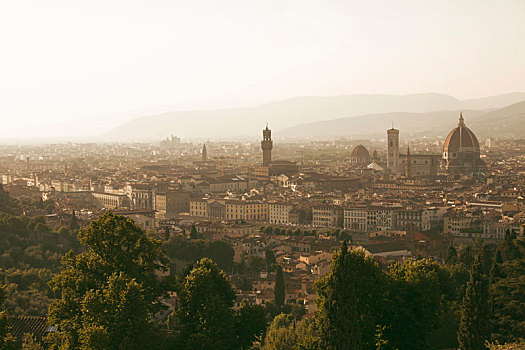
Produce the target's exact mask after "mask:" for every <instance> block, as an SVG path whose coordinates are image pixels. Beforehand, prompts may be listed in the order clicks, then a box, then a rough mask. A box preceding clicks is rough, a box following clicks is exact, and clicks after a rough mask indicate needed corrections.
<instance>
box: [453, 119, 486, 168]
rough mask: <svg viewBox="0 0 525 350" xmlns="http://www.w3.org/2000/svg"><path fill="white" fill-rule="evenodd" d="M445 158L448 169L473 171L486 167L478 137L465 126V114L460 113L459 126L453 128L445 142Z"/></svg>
mask: <svg viewBox="0 0 525 350" xmlns="http://www.w3.org/2000/svg"><path fill="white" fill-rule="evenodd" d="M443 160H444V162H445V163H444V166H445V168H446V169H447V170H449V171H452V172H459V173H465V172H472V171H479V170H482V169H483V168H485V162H483V160H481V158H480V149H479V142H478V138H477V137H476V135H474V133H473V132H472V131H471V130H470V129H469V128H467V127H466V126H465V120H464V119H463V115H462V114H460V115H459V122H458V126H457V127H455V128H454V129H452V131H451V132H450V133H449V134H448V136H447V138H446V139H445V142H444V143H443Z"/></svg>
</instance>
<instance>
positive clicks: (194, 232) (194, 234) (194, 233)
mask: <svg viewBox="0 0 525 350" xmlns="http://www.w3.org/2000/svg"><path fill="white" fill-rule="evenodd" d="M197 238H198V235H197V228H196V227H195V225H191V230H190V239H197Z"/></svg>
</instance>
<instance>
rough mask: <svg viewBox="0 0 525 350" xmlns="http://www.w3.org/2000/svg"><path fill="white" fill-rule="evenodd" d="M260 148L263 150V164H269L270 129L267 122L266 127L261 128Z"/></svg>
mask: <svg viewBox="0 0 525 350" xmlns="http://www.w3.org/2000/svg"><path fill="white" fill-rule="evenodd" d="M261 148H262V151H263V161H262V163H263V166H269V165H270V163H271V162H272V148H273V141H272V131H271V130H270V129H268V124H266V129H264V130H263V139H262V141H261Z"/></svg>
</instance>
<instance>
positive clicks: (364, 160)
mask: <svg viewBox="0 0 525 350" xmlns="http://www.w3.org/2000/svg"><path fill="white" fill-rule="evenodd" d="M350 162H351V163H353V164H361V165H368V164H369V163H370V154H369V153H368V150H367V149H366V148H365V146H363V145H358V146H356V147H355V148H354V149H353V150H352V153H351V154H350Z"/></svg>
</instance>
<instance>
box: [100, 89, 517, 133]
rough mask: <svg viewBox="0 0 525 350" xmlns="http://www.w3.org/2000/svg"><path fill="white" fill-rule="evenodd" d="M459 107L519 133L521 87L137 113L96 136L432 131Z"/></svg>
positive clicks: (494, 129) (479, 125)
mask: <svg viewBox="0 0 525 350" xmlns="http://www.w3.org/2000/svg"><path fill="white" fill-rule="evenodd" d="M522 101H523V102H522ZM459 111H463V115H464V117H465V121H466V123H467V126H469V127H471V128H472V129H473V130H474V131H475V132H476V133H477V134H478V135H480V136H494V137H496V136H499V135H505V136H510V135H515V136H520V135H523V129H524V128H525V126H524V125H525V93H523V92H516V93H510V94H504V95H498V96H490V97H485V98H479V99H471V100H463V101H461V100H458V99H456V98H454V97H452V96H449V95H444V94H436V93H428V94H412V95H343V96H334V97H297V98H292V99H288V100H283V101H277V102H272V103H267V104H262V105H259V106H255V107H250V108H231V109H219V110H195V111H174V112H168V113H162V114H156V115H149V116H143V117H139V118H136V119H134V120H131V121H129V122H126V123H124V124H122V125H120V126H118V127H116V128H113V129H112V130H110V131H109V132H107V133H105V134H104V135H102V138H103V139H106V140H110V141H132V140H133V141H152V140H158V139H159V135H162V136H166V135H168V134H173V135H177V136H179V137H182V138H212V139H226V138H235V137H246V136H248V137H253V136H257V135H259V133H260V130H261V129H263V128H264V127H265V125H266V123H267V122H268V123H269V125H270V128H271V129H273V130H274V135H275V137H276V138H287V137H290V138H299V137H312V138H326V137H330V136H358V135H360V136H362V135H376V134H382V133H384V130H385V129H386V128H389V127H390V126H391V124H392V122H393V123H394V125H395V127H396V128H399V129H400V130H402V132H403V133H407V134H412V135H414V136H417V135H434V136H437V135H440V134H441V135H442V134H445V133H446V132H448V131H449V130H450V129H451V127H453V126H454V125H455V124H456V122H457V118H458V114H459ZM509 133H510V134H509Z"/></svg>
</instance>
